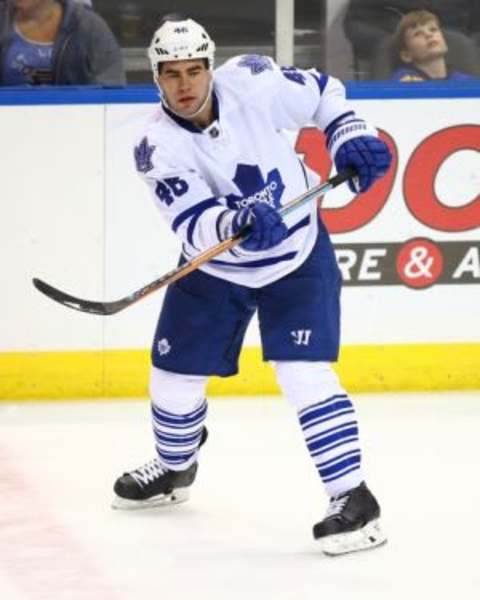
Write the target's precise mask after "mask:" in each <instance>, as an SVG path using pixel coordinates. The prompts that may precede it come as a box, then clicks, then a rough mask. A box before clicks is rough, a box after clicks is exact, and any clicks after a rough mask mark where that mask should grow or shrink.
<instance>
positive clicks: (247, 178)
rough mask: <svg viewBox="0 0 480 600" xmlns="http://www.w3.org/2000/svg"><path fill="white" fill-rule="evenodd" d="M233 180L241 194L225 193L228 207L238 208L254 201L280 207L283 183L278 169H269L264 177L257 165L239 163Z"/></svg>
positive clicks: (249, 204) (283, 188)
mask: <svg viewBox="0 0 480 600" xmlns="http://www.w3.org/2000/svg"><path fill="white" fill-rule="evenodd" d="M233 182H234V183H235V185H236V186H237V188H238V189H239V190H240V192H241V193H242V195H241V196H238V195H236V194H227V195H226V196H225V198H226V199H227V205H228V207H229V208H232V209H234V210H239V209H240V208H245V207H247V206H251V205H252V204H255V202H264V203H265V204H269V205H270V206H271V207H272V208H277V209H278V208H280V200H281V198H282V194H283V192H284V190H285V185H284V183H283V181H282V176H281V175H280V172H279V170H278V169H273V170H272V171H270V172H269V173H268V175H267V178H266V179H264V177H263V175H262V172H261V171H260V168H259V167H258V165H243V164H240V165H238V166H237V170H236V173H235V177H234V178H233Z"/></svg>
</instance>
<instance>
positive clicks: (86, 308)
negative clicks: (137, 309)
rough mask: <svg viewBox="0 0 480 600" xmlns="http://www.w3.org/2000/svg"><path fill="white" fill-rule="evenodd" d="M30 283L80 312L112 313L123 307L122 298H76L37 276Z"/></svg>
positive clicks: (51, 297) (49, 296)
mask: <svg viewBox="0 0 480 600" xmlns="http://www.w3.org/2000/svg"><path fill="white" fill-rule="evenodd" d="M32 283H33V285H34V286H35V288H36V289H37V290H38V291H39V292H41V293H42V294H44V295H45V296H47V297H48V298H50V299H51V300H54V301H55V302H58V303H59V304H62V305H63V306H67V307H68V308H72V309H73V310H78V311H80V312H86V313H90V314H94V315H113V314H115V313H117V312H119V311H120V310H122V309H123V308H125V306H124V302H123V301H122V300H118V301H117V302H93V301H91V300H83V299H82V298H76V297H75V296H71V295H70V294H67V293H65V292H62V291H61V290H59V289H57V288H55V287H53V285H50V284H49V283H46V282H45V281H42V280H41V279H38V278H37V277H34V278H33V279H32Z"/></svg>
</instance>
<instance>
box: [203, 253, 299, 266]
mask: <svg viewBox="0 0 480 600" xmlns="http://www.w3.org/2000/svg"><path fill="white" fill-rule="evenodd" d="M296 256H297V252H287V254H281V255H280V256H273V257H272V258H261V259H260V260H247V261H245V262H242V263H231V262H227V261H226V260H211V261H210V263H212V264H215V265H224V266H226V267H236V268H240V269H243V268H245V267H246V268H247V269H248V268H255V267H268V266H269V265H275V264H276V263H279V262H283V261H286V260H292V259H293V258H295V257H296Z"/></svg>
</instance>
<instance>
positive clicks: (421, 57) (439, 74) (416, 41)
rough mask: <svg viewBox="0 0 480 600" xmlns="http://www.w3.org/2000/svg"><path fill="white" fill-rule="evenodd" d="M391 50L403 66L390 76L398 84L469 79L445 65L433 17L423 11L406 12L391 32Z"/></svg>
mask: <svg viewBox="0 0 480 600" xmlns="http://www.w3.org/2000/svg"><path fill="white" fill-rule="evenodd" d="M395 47H396V50H397V53H398V57H399V58H400V60H401V61H402V63H403V66H401V67H400V68H399V69H397V70H396V71H395V72H394V73H393V74H392V79H396V80H398V81H428V80H432V79H434V80H438V79H456V80H462V79H463V80H465V79H473V77H472V76H471V75H467V74H466V73H462V72H461V71H454V70H452V69H451V68H450V67H449V66H448V64H447V60H446V57H447V53H448V46H447V42H446V41H445V37H444V35H443V32H442V28H441V26H440V21H439V19H438V17H437V16H436V15H434V14H433V13H431V12H429V11H427V10H416V11H412V12H410V13H407V14H406V15H405V16H404V17H403V18H402V20H401V21H400V23H399V25H398V28H397V31H396V33H395Z"/></svg>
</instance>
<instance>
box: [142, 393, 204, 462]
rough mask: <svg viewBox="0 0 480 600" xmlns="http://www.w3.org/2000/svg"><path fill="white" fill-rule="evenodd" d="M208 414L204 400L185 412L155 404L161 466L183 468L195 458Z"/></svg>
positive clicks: (154, 419) (153, 410)
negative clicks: (178, 412) (175, 411)
mask: <svg viewBox="0 0 480 600" xmlns="http://www.w3.org/2000/svg"><path fill="white" fill-rule="evenodd" d="M206 414H207V401H206V400H205V399H203V401H202V403H201V404H200V406H199V407H198V408H196V409H195V410H193V411H191V412H189V413H184V414H177V413H172V412H169V411H166V410H165V409H163V408H160V407H159V406H158V405H155V404H153V403H152V419H153V432H154V435H155V447H156V450H157V453H158V457H159V459H160V462H161V463H162V465H164V466H165V467H167V468H168V469H170V470H171V471H183V470H184V469H188V467H190V465H192V464H193V463H194V462H195V461H196V459H197V454H198V449H199V447H200V440H201V439H202V433H203V424H204V421H205V417H206Z"/></svg>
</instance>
